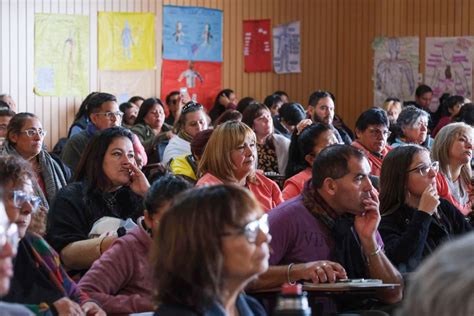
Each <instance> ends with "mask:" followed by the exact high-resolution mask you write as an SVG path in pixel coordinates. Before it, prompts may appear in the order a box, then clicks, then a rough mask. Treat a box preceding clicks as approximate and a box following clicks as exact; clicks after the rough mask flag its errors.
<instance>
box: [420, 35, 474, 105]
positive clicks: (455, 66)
mask: <svg viewBox="0 0 474 316" xmlns="http://www.w3.org/2000/svg"><path fill="white" fill-rule="evenodd" d="M473 44H474V38H473V37H431V38H427V39H426V67H425V82H426V83H427V84H428V85H430V86H431V88H432V89H433V100H432V103H431V105H430V108H431V110H432V111H434V110H436V109H437V107H438V99H439V97H440V96H441V95H442V94H443V93H450V94H452V95H462V96H464V97H466V98H468V99H471V97H472V61H473V58H472V54H473Z"/></svg>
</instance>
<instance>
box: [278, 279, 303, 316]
mask: <svg viewBox="0 0 474 316" xmlns="http://www.w3.org/2000/svg"><path fill="white" fill-rule="evenodd" d="M273 315H274V316H311V308H310V307H309V305H308V298H307V297H306V292H303V288H302V286H301V284H294V285H291V284H288V283H287V284H284V285H283V286H282V287H281V293H280V295H279V296H278V298H277V303H276V307H275V310H274V311H273Z"/></svg>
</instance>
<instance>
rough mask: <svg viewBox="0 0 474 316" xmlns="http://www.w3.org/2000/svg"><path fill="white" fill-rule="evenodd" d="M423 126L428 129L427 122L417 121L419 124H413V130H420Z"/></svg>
mask: <svg viewBox="0 0 474 316" xmlns="http://www.w3.org/2000/svg"><path fill="white" fill-rule="evenodd" d="M421 126H424V127H428V122H426V121H417V122H415V123H413V125H412V126H411V128H413V129H418V128H420V127H421Z"/></svg>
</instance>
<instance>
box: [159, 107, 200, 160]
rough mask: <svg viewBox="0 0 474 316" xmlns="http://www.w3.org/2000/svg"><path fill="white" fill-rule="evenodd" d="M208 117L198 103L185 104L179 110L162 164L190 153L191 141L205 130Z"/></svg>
mask: <svg viewBox="0 0 474 316" xmlns="http://www.w3.org/2000/svg"><path fill="white" fill-rule="evenodd" d="M207 126H208V117H207V116H206V113H205V112H204V107H203V106H202V104H200V103H195V102H193V101H189V102H187V103H186V104H185V105H184V107H183V109H182V110H181V115H180V116H179V118H178V120H177V121H176V122H175V124H174V128H173V132H174V133H175V134H176V135H175V136H174V137H172V138H171V139H170V141H169V143H168V145H167V146H166V148H165V151H164V153H163V160H162V162H163V164H165V165H167V164H168V162H169V161H170V160H171V159H173V158H175V157H178V156H181V155H189V154H190V153H191V141H192V140H193V138H194V136H196V134H197V133H199V132H200V131H203V130H205V129H207Z"/></svg>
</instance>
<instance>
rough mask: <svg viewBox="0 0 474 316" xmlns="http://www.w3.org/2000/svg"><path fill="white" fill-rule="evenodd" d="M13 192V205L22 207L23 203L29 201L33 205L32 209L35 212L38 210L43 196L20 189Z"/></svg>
mask: <svg viewBox="0 0 474 316" xmlns="http://www.w3.org/2000/svg"><path fill="white" fill-rule="evenodd" d="M11 193H12V195H13V205H14V206H15V207H16V208H19V209H21V208H22V207H23V205H24V204H25V203H26V202H28V203H30V205H31V209H32V210H31V211H32V212H33V213H34V212H36V211H37V210H38V207H39V206H40V204H41V198H40V197H38V196H36V195H29V194H26V193H25V192H23V191H19V190H16V191H13V192H11Z"/></svg>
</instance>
